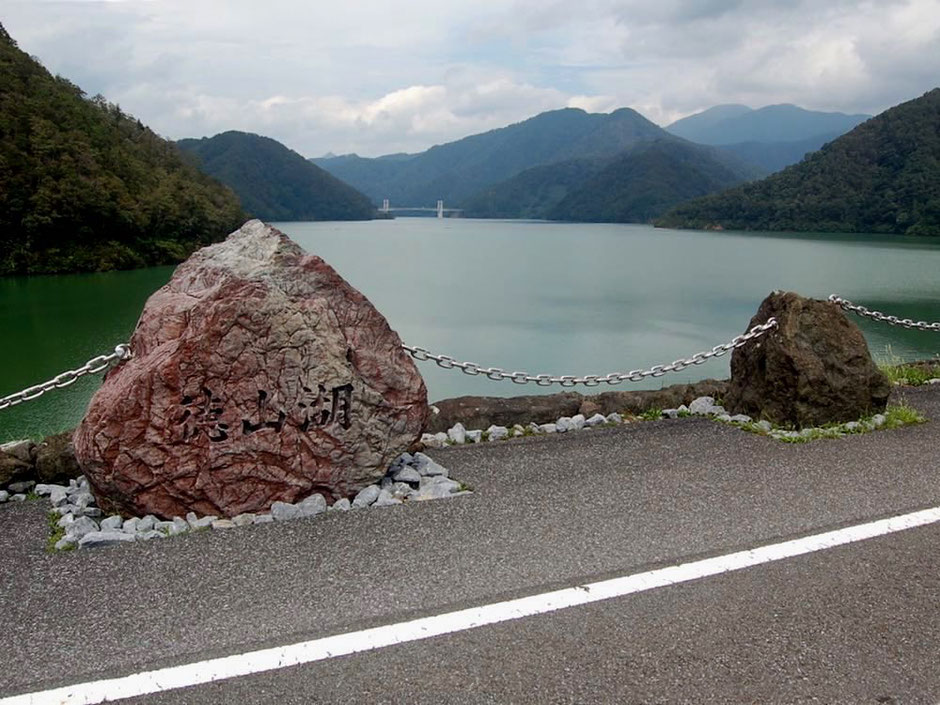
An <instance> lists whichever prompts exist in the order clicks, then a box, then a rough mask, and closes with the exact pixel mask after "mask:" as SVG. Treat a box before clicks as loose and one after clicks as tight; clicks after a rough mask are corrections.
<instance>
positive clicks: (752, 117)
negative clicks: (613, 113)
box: [666, 104, 871, 145]
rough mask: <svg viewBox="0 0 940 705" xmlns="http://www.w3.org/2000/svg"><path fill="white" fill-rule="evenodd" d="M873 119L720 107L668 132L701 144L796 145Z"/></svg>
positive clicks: (799, 110)
mask: <svg viewBox="0 0 940 705" xmlns="http://www.w3.org/2000/svg"><path fill="white" fill-rule="evenodd" d="M870 117H871V115H846V114H845V113H823V112H817V111H814V110H804V109H803V108H799V107H797V106H795V105H789V104H784V105H768V106H766V107H764V108H760V109H759V110H751V109H750V108H748V107H747V106H744V105H719V106H716V107H714V108H710V109H709V110H705V111H703V112H701V113H698V114H696V115H690V116H689V117H686V118H683V119H681V120H677V121H676V122H674V123H672V124H671V125H668V126H667V127H666V131H667V132H670V133H672V134H674V135H677V136H679V137H683V138H685V139H687V140H689V141H690V142H698V143H699V144H715V145H729V144H739V143H741V142H795V141H799V140H805V139H808V138H810V137H816V136H818V135H841V134H844V133H846V132H848V131H849V130H851V129H852V128H853V127H855V126H856V125H858V124H859V123H862V122H864V121H865V120H867V119H868V118H870Z"/></svg>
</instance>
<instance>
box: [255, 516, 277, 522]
mask: <svg viewBox="0 0 940 705" xmlns="http://www.w3.org/2000/svg"><path fill="white" fill-rule="evenodd" d="M272 521H274V517H273V516H271V515H270V514H259V515H258V516H256V517H255V524H270V523H271V522H272Z"/></svg>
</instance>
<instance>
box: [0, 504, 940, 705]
mask: <svg viewBox="0 0 940 705" xmlns="http://www.w3.org/2000/svg"><path fill="white" fill-rule="evenodd" d="M938 521H940V507H934V508H933V509H926V510H924V511H920V512H913V513H911V514H903V515H901V516H896V517H892V518H891V519H882V520H880V521H873V522H870V523H868V524H859V525H857V526H850V527H847V528H845V529H839V530H837V531H829V532H826V533H824V534H817V535H815V536H807V537H805V538H801V539H795V540H793V541H784V542H782V543H775V544H770V545H767V546H761V547H758V548H754V549H751V550H747V551H739V552H737V553H730V554H727V555H724V556H716V557H715V558H707V559H704V560H700V561H693V562H691V563H682V564H679V565H673V566H669V567H666V568H659V569H657V570H651V571H648V572H646V573H637V574H635V575H627V576H623V577H620V578H612V579H610V580H602V581H600V582H596V583H590V584H587V585H578V586H575V587H571V588H565V589H563V590H555V591H554V592H546V593H542V594H540V595H532V596H530V597H523V598H520V599H518V600H508V601H506V602H497V603H494V604H491V605H483V606H481V607H473V608H470V609H465V610H459V611H457V612H448V613H446V614H440V615H437V616H435V617H424V618H422V619H415V620H412V621H410V622H401V623H399V624H389V625H387V626H384V627H376V628H374V629H364V630H362V631H358V632H350V633H348V634H337V635H336V636H329V637H324V638H322V639H313V640H311V641H303V642H300V643H298V644H290V645H288V646H279V647H276V648H272V649H262V650H260V651H250V652H247V653H244V654H236V655H234V656H226V657H224V658H216V659H210V660H208V661H199V662H196V663H190V664H186V665H183V666H172V667H169V668H161V669H159V670H156V671H145V672H143V673H135V674H133V675H130V676H124V677H122V678H111V679H108V680H100V681H91V682H88V683H77V684H75V685H70V686H66V687H64V688H56V689H54V690H45V691H40V692H35V693H25V694H23V695H14V696H12V697H7V698H3V699H0V705H48V704H55V705H63V704H68V705H91V704H92V703H102V702H107V701H112V700H120V699H122V698H131V697H137V696H141V695H149V694H152V693H160V692H163V691H167V690H173V689H176V688H186V687H189V686H193V685H199V684H201V683H211V682H213V681H220V680H225V679H228V678H235V677H238V676H247V675H250V674H252V673H261V672H264V671H272V670H276V669H279V668H286V667H288V666H296V665H299V664H304V663H313V662H314V661H323V660H326V659H331V658H336V657H337V656H346V655H349V654H355V653H359V652H362V651H371V650H373V649H380V648H382V647H385V646H393V645H395V644H405V643H407V642H411V641H419V640H421V639H428V638H430V637H434V636H440V635H443V634H453V633H454V632H460V631H464V630H466V629H473V628H475V627H482V626H484V625H487V624H497V623H499V622H505V621H508V620H512V619H521V618H522V617H531V616H533V615H537V614H545V613H547V612H554V611H556V610H561V609H565V608H567V607H576V606H577V605H585V604H589V603H591V602H599V601H601V600H609V599H611V598H614V597H623V596H624V595H630V594H633V593H638V592H644V591H646V590H653V589H655V588H659V587H664V586H666V585H675V584H678V583H684V582H688V581H690V580H698V579H699V578H705V577H708V576H711V575H720V574H722V573H729V572H732V571H735V570H741V569H743V568H750V567H753V566H757V565H762V564H764V563H772V562H773V561H779V560H782V559H784V558H792V557H794V556H802V555H805V554H807V553H813V552H815V551H822V550H825V549H827V548H834V547H836V546H844V545H846V544H850V543H855V542H856V541H864V540H865V539H870V538H875V537H876V536H884V535H886V534H892V533H895V532H898V531H904V530H906V529H913V528H915V527H918V526H925V525H928V524H934V523H936V522H938Z"/></svg>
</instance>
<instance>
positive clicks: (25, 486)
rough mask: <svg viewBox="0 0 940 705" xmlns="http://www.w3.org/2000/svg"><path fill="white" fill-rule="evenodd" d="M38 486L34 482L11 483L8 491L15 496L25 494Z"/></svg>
mask: <svg viewBox="0 0 940 705" xmlns="http://www.w3.org/2000/svg"><path fill="white" fill-rule="evenodd" d="M35 486H36V483H35V482H34V481H33V480H22V481H20V482H11V483H10V484H9V485H7V489H8V490H9V491H10V492H12V493H13V494H25V493H26V492H29V491H30V490H31V489H33V488H34V487H35Z"/></svg>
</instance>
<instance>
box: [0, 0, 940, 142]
mask: <svg viewBox="0 0 940 705" xmlns="http://www.w3.org/2000/svg"><path fill="white" fill-rule="evenodd" d="M0 23H2V24H3V25H4V26H5V27H6V29H7V31H8V32H9V33H10V34H11V35H12V36H13V38H14V39H16V41H17V42H18V43H19V45H20V48H22V49H23V50H24V51H26V52H28V53H30V54H32V55H33V56H35V57H37V58H38V59H39V60H40V61H41V62H42V63H43V64H44V65H45V66H46V67H47V68H48V69H49V70H50V71H52V72H53V73H57V74H60V75H62V76H65V77H66V78H68V79H70V80H71V81H72V82H73V83H76V84H77V85H79V86H80V87H81V88H82V89H84V90H85V92H86V93H87V94H88V95H90V96H91V95H95V94H98V93H100V94H102V95H104V96H105V97H106V98H108V99H109V100H110V101H111V102H114V103H117V104H119V105H120V106H121V107H122V109H124V110H125V111H126V112H129V113H131V114H133V115H134V116H136V117H138V118H139V119H141V121H142V122H144V123H146V124H147V125H149V126H150V127H151V128H153V129H154V130H156V131H157V132H158V133H160V134H161V135H163V136H165V137H168V138H170V139H180V138H183V137H203V136H212V135H214V134H217V133H219V132H224V131H226V130H244V131H248V132H256V133H259V134H263V135H267V136H269V137H273V138H275V139H277V140H279V141H281V142H283V143H284V144H286V145H287V146H289V147H290V148H291V149H294V150H296V151H297V152H299V153H301V154H303V155H304V156H308V157H310V156H320V155H322V154H324V153H327V152H333V153H335V154H345V153H350V152H355V153H358V154H360V155H363V156H378V155H381V154H389V153H394V152H416V151H422V150H424V149H427V148H428V147H430V146H432V145H434V144H440V143H443V142H449V141H452V140H454V139H459V138H461V137H464V136H466V135H470V134H475V133H478V132H483V131H486V130H489V129H493V128H497V127H502V126H505V125H508V124H511V123H514V122H519V121H520V120H524V119H526V118H528V117H531V116H533V115H536V114H538V113H540V112H543V111H546V110H553V109H557V108H563V107H578V108H583V109H585V110H588V111H591V112H609V111H611V110H614V109H616V108H619V107H630V108H634V109H635V110H638V111H639V112H640V113H642V114H643V115H644V116H646V117H647V118H649V119H650V120H652V121H653V122H655V123H657V124H660V125H667V124H669V123H670V122H672V121H674V120H676V119H678V118H680V117H684V116H686V115H689V114H692V113H695V112H698V111H700V110H703V109H706V108H708V107H711V106H714V105H719V104H723V103H743V104H745V105H749V106H751V107H754V108H758V107H762V106H764V105H772V104H777V103H794V104H796V105H800V106H802V107H804V108H808V109H813V110H827V111H829V110H835V111H841V112H847V113H869V114H876V113H878V112H881V111H882V110H885V109H886V108H889V107H891V106H892V105H896V104H897V103H900V102H903V101H905V100H909V99H911V98H915V97H917V96H920V95H922V94H923V93H925V92H926V91H928V90H930V89H932V88H934V87H936V86H937V85H938V84H940V0H881V1H868V2H863V1H860V0H790V1H789V2H783V1H775V0H655V1H650V0H577V1H575V0H516V1H513V0H398V1H395V0H0Z"/></svg>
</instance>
